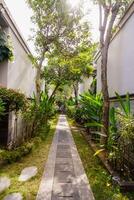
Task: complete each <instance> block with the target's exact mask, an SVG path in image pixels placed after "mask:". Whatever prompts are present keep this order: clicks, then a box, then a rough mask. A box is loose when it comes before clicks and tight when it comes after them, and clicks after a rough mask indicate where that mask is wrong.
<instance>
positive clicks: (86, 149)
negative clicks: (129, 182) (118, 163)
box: [69, 119, 134, 200]
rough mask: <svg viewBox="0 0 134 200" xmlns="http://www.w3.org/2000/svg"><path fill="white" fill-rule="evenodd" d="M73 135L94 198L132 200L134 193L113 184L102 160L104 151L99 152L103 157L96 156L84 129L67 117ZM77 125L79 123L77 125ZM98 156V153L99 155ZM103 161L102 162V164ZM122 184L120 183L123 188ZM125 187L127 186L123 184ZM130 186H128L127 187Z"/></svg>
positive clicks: (101, 199) (100, 199)
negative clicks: (124, 190)
mask: <svg viewBox="0 0 134 200" xmlns="http://www.w3.org/2000/svg"><path fill="white" fill-rule="evenodd" d="M69 123H70V126H71V130H72V133H73V137H74V140H75V143H76V146H77V148H78V151H79V154H80V157H81V159H82V162H83V165H84V168H85V171H86V174H87V176H88V179H89V182H90V185H91V188H92V190H93V192H94V195H95V199H96V200H104V199H106V200H111V199H112V200H128V199H129V200H133V199H134V193H133V192H131V193H129V192H126V193H125V195H124V194H123V191H122V190H120V187H119V185H118V184H113V179H112V176H113V174H114V171H113V170H112V172H111V174H112V175H111V174H110V173H109V169H108V168H107V167H106V166H105V164H106V165H107V162H102V160H103V159H104V158H105V156H104V155H105V154H104V152H103V153H101V156H102V157H103V159H100V157H98V156H94V153H95V152H96V150H97V149H94V150H93V148H92V147H91V146H90V145H89V142H88V139H87V138H86V137H85V134H84V133H83V132H84V130H83V129H82V130H81V128H80V127H77V124H76V123H75V122H73V121H72V120H70V119H69ZM78 126H79V125H78ZM99 156H100V155H99ZM102 163H103V164H102ZM123 187H124V185H122V189H123ZM125 187H127V186H125ZM129 188H130V187H129Z"/></svg>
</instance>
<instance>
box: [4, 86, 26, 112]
mask: <svg viewBox="0 0 134 200" xmlns="http://www.w3.org/2000/svg"><path fill="white" fill-rule="evenodd" d="M0 99H1V100H2V102H3V103H4V105H5V106H8V107H9V109H10V110H16V111H18V110H23V109H24V108H25V106H26V103H27V99H26V97H25V95H24V94H22V93H20V92H18V91H16V90H13V89H7V88H4V87H0Z"/></svg>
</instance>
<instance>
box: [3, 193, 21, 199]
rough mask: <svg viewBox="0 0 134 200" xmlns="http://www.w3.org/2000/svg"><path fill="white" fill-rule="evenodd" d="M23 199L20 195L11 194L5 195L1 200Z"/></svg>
mask: <svg viewBox="0 0 134 200" xmlns="http://www.w3.org/2000/svg"><path fill="white" fill-rule="evenodd" d="M22 199H23V197H22V195H21V194H20V193H12V194H9V195H7V196H6V197H5V198H4V199H3V200H22Z"/></svg>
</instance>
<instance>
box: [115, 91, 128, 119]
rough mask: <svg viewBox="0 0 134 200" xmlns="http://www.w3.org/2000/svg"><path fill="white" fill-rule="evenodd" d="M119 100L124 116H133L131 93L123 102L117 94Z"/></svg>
mask: <svg viewBox="0 0 134 200" xmlns="http://www.w3.org/2000/svg"><path fill="white" fill-rule="evenodd" d="M115 94H116V96H117V99H118V101H119V103H120V107H121V109H122V111H123V112H124V114H125V115H126V116H128V117H129V115H131V106H130V98H129V93H127V95H126V98H125V99H124V100H123V99H122V98H121V97H120V95H119V94H118V93H117V92H116V93H115Z"/></svg>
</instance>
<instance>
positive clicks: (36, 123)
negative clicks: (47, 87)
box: [23, 92, 54, 135]
mask: <svg viewBox="0 0 134 200" xmlns="http://www.w3.org/2000/svg"><path fill="white" fill-rule="evenodd" d="M53 106H54V99H52V98H51V100H50V98H49V96H48V94H47V93H45V92H42V93H41V98H40V103H39V104H38V103H37V100H36V96H35V94H34V96H33V98H32V100H31V102H29V106H27V110H26V111H25V112H24V114H23V117H24V119H26V120H29V121H31V122H32V123H33V135H35V134H37V133H38V130H39V129H40V128H41V127H45V128H46V129H48V127H49V124H48V120H49V119H50V118H51V117H52V115H53V114H54V107H53Z"/></svg>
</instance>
